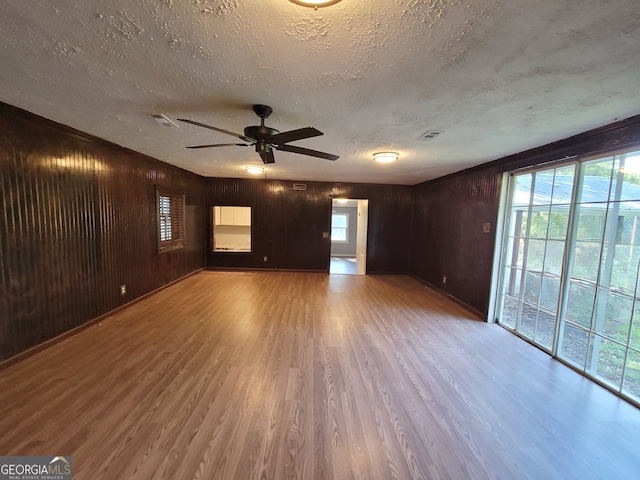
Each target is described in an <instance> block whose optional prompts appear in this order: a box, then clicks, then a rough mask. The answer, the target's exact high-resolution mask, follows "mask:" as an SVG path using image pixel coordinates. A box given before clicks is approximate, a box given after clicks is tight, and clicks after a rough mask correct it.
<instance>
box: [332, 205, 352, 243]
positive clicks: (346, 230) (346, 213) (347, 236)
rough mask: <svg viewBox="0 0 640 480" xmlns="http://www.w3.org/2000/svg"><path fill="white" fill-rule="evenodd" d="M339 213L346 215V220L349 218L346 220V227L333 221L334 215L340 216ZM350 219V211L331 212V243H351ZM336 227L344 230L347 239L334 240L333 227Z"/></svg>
mask: <svg viewBox="0 0 640 480" xmlns="http://www.w3.org/2000/svg"><path fill="white" fill-rule="evenodd" d="M338 215H340V216H343V217H346V220H347V221H346V226H344V227H336V226H335V225H334V223H335V222H334V221H333V217H335V216H338ZM349 221H350V218H349V212H332V213H331V243H349ZM334 228H336V229H338V228H339V229H342V230H344V233H345V239H344V240H334V238H333V229H334Z"/></svg>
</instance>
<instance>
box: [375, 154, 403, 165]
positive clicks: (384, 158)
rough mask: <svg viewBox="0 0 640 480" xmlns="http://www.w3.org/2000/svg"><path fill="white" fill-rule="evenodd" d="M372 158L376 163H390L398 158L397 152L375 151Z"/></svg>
mask: <svg viewBox="0 0 640 480" xmlns="http://www.w3.org/2000/svg"><path fill="white" fill-rule="evenodd" d="M373 159H374V160H375V161H376V162H378V163H392V162H395V161H396V160H397V159H398V152H376V153H374V154H373Z"/></svg>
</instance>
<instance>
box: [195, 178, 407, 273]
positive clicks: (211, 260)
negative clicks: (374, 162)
mask: <svg viewBox="0 0 640 480" xmlns="http://www.w3.org/2000/svg"><path fill="white" fill-rule="evenodd" d="M294 183H304V184H305V185H306V186H307V189H306V190H305V191H296V190H293V184H294ZM412 192H413V188H412V187H410V186H401V185H372V184H343V183H324V182H293V181H280V180H253V179H226V178H210V179H207V193H206V198H207V205H208V209H210V207H212V206H213V205H244V206H250V207H252V215H253V218H252V222H253V223H252V252H251V253H250V254H244V253H211V217H210V214H209V217H208V221H207V237H208V239H209V240H208V245H207V249H208V251H209V254H208V260H207V266H209V267H212V268H271V269H275V268H278V269H297V270H324V271H326V270H328V268H329V255H330V252H331V243H330V240H329V239H328V238H323V232H327V233H328V232H329V231H330V222H331V198H332V197H331V196H332V195H333V196H336V197H343V198H354V199H368V200H369V225H368V242H367V243H368V244H367V271H368V273H387V272H389V273H405V272H407V271H408V262H409V256H408V252H409V236H410V232H411V209H412V198H413V197H412V196H413V193H412ZM265 256H266V257H267V261H266V262H265V261H264V257H265Z"/></svg>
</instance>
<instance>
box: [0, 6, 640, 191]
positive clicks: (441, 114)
mask: <svg viewBox="0 0 640 480" xmlns="http://www.w3.org/2000/svg"><path fill="white" fill-rule="evenodd" d="M0 100H1V101H3V102H6V103H9V104H12V105H15V106H18V107H21V108H24V109H26V110H28V111H31V112H34V113H36V114H39V115H42V116H44V117H47V118H50V119H52V120H55V121H57V122H60V123H63V124H66V125H69V126H71V127H74V128H77V129H79V130H82V131H85V132H88V133H90V134H93V135H96V136H98V137H101V138H104V139H106V140H110V141H112V142H115V143H117V144H119V145H122V146H124V147H128V148H130V149H133V150H136V151H138V152H142V153H145V154H147V155H150V156H152V157H155V158H158V159H160V160H163V161H165V162H169V163H172V164H175V165H177V166H179V167H182V168H185V169H187V170H190V171H193V172H195V173H198V174H201V175H205V176H218V177H247V176H249V175H248V174H247V173H246V172H245V171H244V169H243V167H244V166H245V165H247V164H260V163H261V162H260V159H259V157H258V155H257V154H256V153H255V152H253V151H252V150H251V149H249V148H238V147H221V148H215V149H206V150H188V149H185V148H184V147H185V146H187V145H197V144H202V143H205V144H208V143H228V142H234V141H237V139H234V137H231V136H228V135H225V134H222V133H218V132H214V131H211V130H206V129H203V128H198V127H195V126H192V125H187V124H180V126H179V128H166V127H162V126H159V125H158V124H156V123H155V122H154V121H153V119H152V118H151V116H150V115H151V114H153V113H164V114H165V115H166V116H168V117H169V118H171V119H172V120H174V121H175V119H176V118H180V117H186V118H190V119H193V120H196V121H200V122H204V123H208V124H210V125H214V126H217V127H220V128H224V129H227V130H231V131H235V132H239V133H242V130H243V128H244V127H245V126H247V125H255V124H258V123H259V122H258V120H259V119H258V118H257V117H256V116H255V114H254V113H253V111H252V110H251V105H252V104H254V103H264V104H267V105H270V106H271V107H273V109H274V113H273V114H272V115H271V117H270V118H269V119H268V120H267V122H266V123H267V125H268V126H270V127H273V128H276V129H278V130H280V131H285V130H290V129H295V128H300V127H306V126H313V127H316V128H318V129H319V130H321V131H323V132H324V136H322V137H316V138H310V139H306V140H302V141H299V142H296V143H295V145H297V146H301V147H307V148H312V149H316V150H322V151H326V152H329V153H334V154H337V155H340V159H339V160H337V161H336V162H330V161H326V160H321V159H317V158H313V157H308V156H303V155H296V154H292V153H286V152H276V163H275V164H274V165H268V166H267V171H266V175H267V177H268V178H276V179H290V180H309V181H310V180H318V181H340V182H373V183H393V184H416V183H419V182H422V181H425V180H429V179H432V178H436V177H439V176H442V175H445V174H448V173H452V172H455V171H459V170H462V169H464V168H468V167H471V166H473V165H477V164H480V163H484V162H487V161H491V160H495V159H498V158H501V157H503V156H506V155H509V154H513V153H517V152H520V151H523V150H526V149H529V148H532V147H536V146H540V145H543V144H546V143H549V142H552V141H555V140H559V139H562V138H566V137H568V136H571V135H573V134H577V133H580V132H583V131H586V130H589V129H591V128H595V127H598V126H601V125H605V124H608V123H611V122H613V121H615V120H616V119H623V118H627V117H630V116H633V115H637V114H639V113H640V2H638V0H615V1H611V0H581V1H577V0H573V1H572V0H536V1H531V0H509V1H504V0H503V1H500V0H474V1H470V0H467V1H458V0H343V1H342V2H341V3H338V4H337V5H334V6H332V7H327V8H320V9H318V10H314V9H310V8H305V7H301V6H298V5H295V4H293V3H291V2H289V1H288V0H259V1H258V0H217V1H216V0H114V1H105V0H57V1H55V2H51V1H45V0H40V1H36V0H2V4H1V6H0ZM430 129H438V130H444V133H442V134H441V135H440V136H439V137H437V138H435V139H433V140H431V141H423V140H420V139H419V137H420V136H421V135H422V134H424V133H425V132H426V131H427V130H430ZM387 149H391V150H395V151H398V152H399V153H400V159H399V160H398V161H397V162H396V163H394V164H388V165H381V164H375V163H374V162H373V160H372V154H373V153H374V152H375V151H379V150H387Z"/></svg>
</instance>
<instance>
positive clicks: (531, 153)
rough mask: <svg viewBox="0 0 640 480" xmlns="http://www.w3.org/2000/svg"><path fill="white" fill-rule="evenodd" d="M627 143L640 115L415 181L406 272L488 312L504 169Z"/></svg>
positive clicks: (636, 139) (637, 133) (634, 139)
mask: <svg viewBox="0 0 640 480" xmlns="http://www.w3.org/2000/svg"><path fill="white" fill-rule="evenodd" d="M631 147H638V148H640V115H639V116H635V117H632V118H629V119H626V120H623V121H620V122H616V123H613V124H611V125H606V126H604V127H600V128H597V129H594V130H590V131H588V132H584V133H581V134H579V135H576V136H573V137H570V138H566V139H563V140H561V141H558V142H554V143H551V144H549V145H544V146H541V147H538V148H535V149H532V150H528V151H526V152H522V153H518V154H516V155H511V156H509V157H505V158H503V159H500V160H496V161H494V162H490V163H486V164H484V165H480V166H478V167H474V168H472V169H469V170H466V171H463V172H459V173H457V174H453V175H449V176H447V177H443V178H439V179H436V180H433V181H430V182H425V183H422V184H419V185H416V186H415V191H414V200H415V205H414V212H413V234H412V238H411V265H410V273H411V274H413V275H415V276H416V277H418V278H419V279H420V280H422V281H424V282H426V283H429V284H431V285H433V286H434V287H436V288H438V289H441V290H443V291H444V292H446V293H448V294H449V295H451V296H452V297H454V298H456V299H458V300H460V301H461V302H463V303H465V304H466V305H467V306H469V307H471V308H473V309H474V310H476V311H477V312H479V313H481V314H482V315H485V316H486V315H487V314H488V310H489V300H490V294H491V292H490V289H491V267H492V262H493V256H494V249H495V228H496V221H497V215H498V209H499V200H500V199H499V195H500V189H501V185H502V181H501V180H502V176H503V173H504V172H508V171H512V170H515V169H518V168H524V167H528V166H533V165H540V164H547V163H553V162H555V161H564V160H566V159H567V158H571V157H579V156H583V155H591V154H598V153H603V152H608V151H611V150H612V149H622V148H631ZM485 223H489V224H490V229H491V230H490V233H484V230H483V225H484V224H485ZM443 276H446V277H447V282H446V283H443V281H442V277H443Z"/></svg>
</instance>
